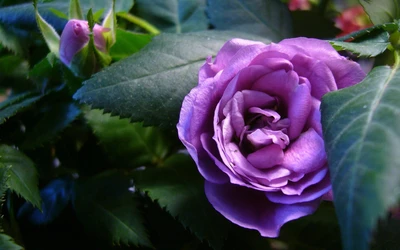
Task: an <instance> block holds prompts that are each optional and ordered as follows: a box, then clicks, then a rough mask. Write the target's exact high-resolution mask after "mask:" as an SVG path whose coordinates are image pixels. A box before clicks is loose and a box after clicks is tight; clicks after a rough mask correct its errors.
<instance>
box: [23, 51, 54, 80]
mask: <svg viewBox="0 0 400 250" xmlns="http://www.w3.org/2000/svg"><path fill="white" fill-rule="evenodd" d="M55 60H56V57H55V55H54V54H52V53H49V54H47V56H46V57H45V58H43V59H42V60H40V61H39V62H38V63H36V64H35V65H34V66H33V68H32V69H31V70H30V71H29V78H42V77H48V76H49V74H51V72H52V70H53V67H54V64H55V63H56V62H55Z"/></svg>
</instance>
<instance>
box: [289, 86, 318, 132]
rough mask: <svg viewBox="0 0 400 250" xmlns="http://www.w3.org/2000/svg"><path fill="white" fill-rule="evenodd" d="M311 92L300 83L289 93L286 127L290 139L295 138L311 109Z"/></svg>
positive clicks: (301, 129)
mask: <svg viewBox="0 0 400 250" xmlns="http://www.w3.org/2000/svg"><path fill="white" fill-rule="evenodd" d="M311 101H312V99H311V94H310V89H309V88H308V86H307V85H306V84H300V85H298V86H297V88H296V89H295V90H294V91H293V92H292V93H291V94H290V97H289V103H288V118H289V120H290V121H291V123H290V127H289V128H288V130H289V131H288V135H289V138H290V140H294V139H296V138H297V137H298V136H299V135H300V133H301V132H302V131H303V129H304V125H305V124H306V122H307V118H308V117H309V114H310V111H311Z"/></svg>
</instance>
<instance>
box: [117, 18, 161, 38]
mask: <svg viewBox="0 0 400 250" xmlns="http://www.w3.org/2000/svg"><path fill="white" fill-rule="evenodd" d="M117 16H119V17H121V18H123V19H125V20H127V21H129V22H131V23H134V24H136V25H137V26H139V27H141V28H143V29H145V30H147V31H148V32H149V33H150V34H152V35H158V34H160V30H159V29H157V28H156V27H154V26H153V25H151V24H150V23H149V22H147V21H146V20H143V19H141V18H139V17H137V16H134V15H132V14H129V13H124V12H120V13H117Z"/></svg>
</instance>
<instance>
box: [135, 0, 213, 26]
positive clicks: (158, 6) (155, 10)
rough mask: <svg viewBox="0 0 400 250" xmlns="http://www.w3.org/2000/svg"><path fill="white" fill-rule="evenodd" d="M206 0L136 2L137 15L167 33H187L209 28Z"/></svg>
mask: <svg viewBox="0 0 400 250" xmlns="http://www.w3.org/2000/svg"><path fill="white" fill-rule="evenodd" d="M205 8H206V0H191V1H187V0H172V1H165V0H152V1H148V0H136V3H135V7H134V9H135V10H136V15H137V16H139V17H141V18H143V19H144V20H146V21H148V22H150V23H151V24H153V25H154V26H156V27H157V28H159V29H160V30H162V31H165V32H171V33H186V32H192V31H201V30H206V29H207V28H208V20H207V17H206V14H205Z"/></svg>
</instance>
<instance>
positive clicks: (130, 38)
mask: <svg viewBox="0 0 400 250" xmlns="http://www.w3.org/2000/svg"><path fill="white" fill-rule="evenodd" d="M116 36H117V38H116V42H115V44H114V46H112V47H111V50H110V55H111V57H112V59H113V60H115V61H118V60H121V59H124V58H126V57H128V56H130V55H132V54H133V53H136V52H138V51H139V50H141V49H142V48H143V47H144V46H145V45H147V44H148V43H149V42H150V41H151V39H152V38H153V36H152V35H148V34H141V33H133V32H130V31H126V30H123V29H117V34H116Z"/></svg>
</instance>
